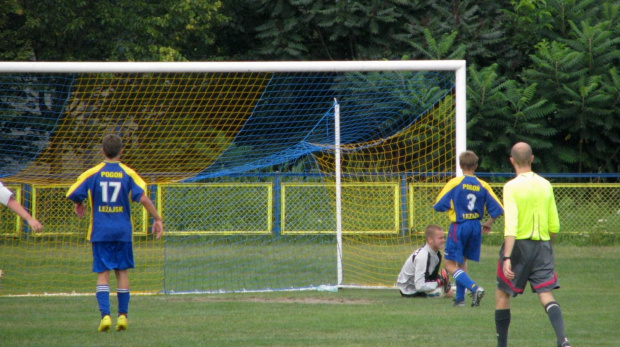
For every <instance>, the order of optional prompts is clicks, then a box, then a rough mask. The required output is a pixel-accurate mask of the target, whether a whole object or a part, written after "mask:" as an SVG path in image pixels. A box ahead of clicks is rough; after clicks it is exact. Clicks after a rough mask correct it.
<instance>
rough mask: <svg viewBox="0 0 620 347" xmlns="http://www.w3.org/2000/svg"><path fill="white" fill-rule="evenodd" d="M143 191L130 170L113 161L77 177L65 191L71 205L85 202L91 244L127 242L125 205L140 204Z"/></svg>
mask: <svg viewBox="0 0 620 347" xmlns="http://www.w3.org/2000/svg"><path fill="white" fill-rule="evenodd" d="M145 190H146V183H145V182H144V180H142V178H140V176H138V174H137V173H136V172H135V171H133V170H132V169H131V168H129V167H128V166H126V165H124V164H122V163H120V162H117V161H104V162H103V163H101V164H99V165H97V166H95V167H93V168H91V169H89V170H87V171H85V172H84V173H83V174H81V175H80V177H78V179H77V182H75V183H74V184H73V185H72V186H71V188H69V191H68V192H67V198H69V200H71V201H73V202H81V201H84V200H86V199H88V203H89V205H90V207H91V216H90V219H91V223H90V227H89V230H88V239H89V240H90V241H91V242H102V241H121V242H131V241H132V231H133V227H132V221H131V210H130V206H129V205H130V203H131V201H135V202H138V201H140V198H141V197H142V194H144V192H145Z"/></svg>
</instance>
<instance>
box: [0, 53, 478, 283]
mask: <svg viewBox="0 0 620 347" xmlns="http://www.w3.org/2000/svg"><path fill="white" fill-rule="evenodd" d="M383 71H405V72H409V71H410V72H417V71H431V72H435V71H441V72H446V73H448V72H452V73H453V74H454V89H453V95H452V97H453V101H454V105H453V107H454V109H453V112H454V115H455V117H454V124H452V125H454V128H455V130H454V134H453V136H454V141H453V145H454V153H453V152H452V151H451V150H450V151H449V152H450V153H453V154H454V158H455V163H454V170H455V172H456V175H457V176H460V175H462V170H461V169H460V165H459V162H458V157H459V153H461V152H463V151H465V150H466V147H467V145H466V138H467V134H466V125H467V123H466V89H467V88H466V61H465V60H398V61H387V60H381V61H379V60H373V61H269V62H0V74H101V73H109V74H116V73H118V74H123V73H126V74H134V73H135V74H140V73H142V74H157V73H179V74H182V73H325V72H334V73H341V72H347V73H348V72H383ZM339 101H340V100H334V109H333V112H334V119H333V121H334V123H333V124H332V126H333V127H334V130H335V131H334V134H333V141H334V142H333V143H334V147H333V149H334V156H335V158H334V159H335V163H334V168H335V172H334V170H328V171H326V172H329V173H330V175H331V174H332V173H333V175H334V178H335V197H336V201H335V206H336V212H335V229H336V230H334V229H330V230H332V231H331V232H332V233H334V232H335V235H336V243H337V247H338V248H337V283H336V284H337V285H338V286H340V287H346V286H347V284H345V283H343V263H342V258H343V254H342V252H343V245H342V242H343V241H342V236H343V226H342V215H341V214H342V206H341V204H342V201H341V199H342V189H343V184H342V182H341V180H340V178H341V177H342V175H343V174H342V172H341V171H340V170H341V167H340V160H341V156H340V155H341V148H340V143H341V139H340V135H341V133H340V118H339V116H340V112H341V111H342V112H344V111H345V110H343V105H340V104H339V103H338V102H339ZM18 111H19V109H18ZM261 144H262V143H261ZM239 147H242V146H239ZM330 149H331V145H330ZM448 161H449V162H450V163H451V162H452V160H451V158H450V160H448ZM188 189H189V188H188ZM404 199H406V197H404ZM270 223H271V221H270ZM270 225H271V224H270ZM277 236H280V235H277ZM332 249H333V248H332ZM331 264H333V261H332V262H331ZM332 266H333V265H332ZM7 270H8V269H7ZM332 271H333V270H332ZM0 274H1V270H0ZM332 274H333V272H332ZM395 275H397V273H396V274H395Z"/></svg>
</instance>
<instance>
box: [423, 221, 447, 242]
mask: <svg viewBox="0 0 620 347" xmlns="http://www.w3.org/2000/svg"><path fill="white" fill-rule="evenodd" d="M437 231H441V232H443V228H442V227H440V226H439V225H434V224H431V225H429V226H427V227H426V229H425V230H424V236H426V239H427V240H428V239H429V238H432V237H433V236H435V232H437Z"/></svg>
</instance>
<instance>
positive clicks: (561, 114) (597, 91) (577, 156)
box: [524, 21, 620, 172]
mask: <svg viewBox="0 0 620 347" xmlns="http://www.w3.org/2000/svg"><path fill="white" fill-rule="evenodd" d="M569 24H570V27H571V29H570V33H569V38H567V39H562V42H557V41H552V42H547V41H542V42H541V43H540V44H538V45H537V46H536V48H537V51H536V53H535V54H533V55H532V56H531V58H532V61H533V64H532V66H531V67H530V68H529V69H528V70H526V71H525V73H524V78H525V79H526V80H528V81H530V83H538V84H539V85H540V86H541V91H544V93H545V97H547V98H549V99H550V100H553V102H554V103H555V104H556V105H558V108H557V110H556V112H555V113H554V116H553V119H552V121H551V125H552V126H553V127H554V128H555V129H558V134H557V136H556V137H555V139H554V143H555V147H554V151H555V152H557V153H558V157H559V158H560V159H561V160H563V161H564V162H565V163H575V166H572V167H571V169H570V170H571V171H577V172H616V169H617V163H618V161H619V158H618V150H617V149H618V147H620V142H618V136H617V134H618V132H619V131H620V127H619V125H620V124H618V122H617V120H616V118H617V115H618V112H619V109H618V106H617V103H615V101H616V100H617V94H614V88H615V86H616V84H617V81H614V78H615V77H614V73H615V67H616V66H618V64H619V63H620V49H619V47H620V37H618V35H617V34H618V32H617V30H615V31H614V30H608V28H610V23H609V22H608V21H603V22H599V23H597V24H594V25H591V24H589V23H588V22H581V24H580V25H576V24H575V23H573V22H569Z"/></svg>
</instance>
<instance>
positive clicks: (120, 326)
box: [116, 315, 127, 331]
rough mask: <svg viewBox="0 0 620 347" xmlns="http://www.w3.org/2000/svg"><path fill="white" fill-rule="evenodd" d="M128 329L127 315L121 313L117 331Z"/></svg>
mask: <svg viewBox="0 0 620 347" xmlns="http://www.w3.org/2000/svg"><path fill="white" fill-rule="evenodd" d="M121 330H127V316H125V315H120V316H118V320H117V321H116V331H121Z"/></svg>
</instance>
